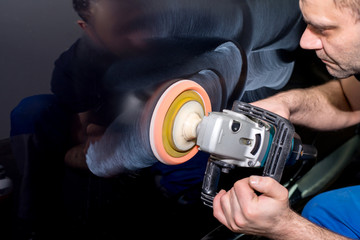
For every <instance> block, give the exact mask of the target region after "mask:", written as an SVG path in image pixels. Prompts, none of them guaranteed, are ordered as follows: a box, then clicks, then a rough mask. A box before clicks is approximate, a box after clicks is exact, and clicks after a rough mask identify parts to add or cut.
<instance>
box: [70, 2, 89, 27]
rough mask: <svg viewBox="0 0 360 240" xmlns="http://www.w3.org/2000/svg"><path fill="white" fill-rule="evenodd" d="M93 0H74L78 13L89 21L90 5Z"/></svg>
mask: <svg viewBox="0 0 360 240" xmlns="http://www.w3.org/2000/svg"><path fill="white" fill-rule="evenodd" d="M92 2H93V0H73V7H74V10H75V11H76V12H77V14H78V15H79V16H80V17H81V18H82V19H83V20H84V21H85V22H87V21H88V20H89V18H90V5H91V3H92Z"/></svg>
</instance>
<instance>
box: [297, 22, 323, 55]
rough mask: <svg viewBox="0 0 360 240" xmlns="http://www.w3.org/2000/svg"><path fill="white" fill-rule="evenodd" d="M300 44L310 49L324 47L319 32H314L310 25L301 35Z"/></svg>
mask: <svg viewBox="0 0 360 240" xmlns="http://www.w3.org/2000/svg"><path fill="white" fill-rule="evenodd" d="M300 46H301V47H302V48H303V49H308V50H319V49H322V48H323V46H322V42H321V39H320V38H319V36H317V34H315V33H314V32H312V31H311V30H310V29H309V27H307V28H306V29H305V31H304V33H303V35H302V37H301V40H300Z"/></svg>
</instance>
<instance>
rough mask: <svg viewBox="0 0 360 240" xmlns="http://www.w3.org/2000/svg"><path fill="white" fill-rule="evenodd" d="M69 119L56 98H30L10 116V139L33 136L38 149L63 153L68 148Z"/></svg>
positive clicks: (46, 96) (44, 95) (49, 95)
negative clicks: (18, 136)
mask: <svg viewBox="0 0 360 240" xmlns="http://www.w3.org/2000/svg"><path fill="white" fill-rule="evenodd" d="M70 118H71V114H70V112H68V111H67V110H66V109H64V108H63V106H62V105H61V103H60V102H59V100H58V99H57V97H55V96H54V95H52V94H42V95H35V96H30V97H27V98H25V99H23V100H22V101H21V102H20V103H19V104H18V105H17V106H16V107H15V108H14V109H13V110H12V112H11V130H10V136H11V137H14V136H17V135H22V134H33V135H34V136H35V140H36V143H37V146H38V147H39V148H41V149H44V150H46V151H52V150H56V152H58V153H59V152H61V153H62V151H65V149H66V148H67V146H68V145H69V135H70ZM62 154H63V153H62Z"/></svg>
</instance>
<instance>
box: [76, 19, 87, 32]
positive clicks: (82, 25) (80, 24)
mask: <svg viewBox="0 0 360 240" xmlns="http://www.w3.org/2000/svg"><path fill="white" fill-rule="evenodd" d="M77 24H78V25H79V26H80V27H81V29H82V30H84V31H85V32H86V30H87V27H88V25H87V23H86V22H85V21H83V20H78V21H77Z"/></svg>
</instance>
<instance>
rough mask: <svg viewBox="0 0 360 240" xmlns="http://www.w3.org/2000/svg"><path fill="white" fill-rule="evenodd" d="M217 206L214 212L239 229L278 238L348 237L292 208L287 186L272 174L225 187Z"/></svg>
mask: <svg viewBox="0 0 360 240" xmlns="http://www.w3.org/2000/svg"><path fill="white" fill-rule="evenodd" d="M255 191H257V192H260V193H262V194H261V195H258V194H256V193H255ZM213 208H214V216H215V217H216V218H217V219H218V220H219V221H220V222H221V223H222V224H224V225H225V226H226V227H228V228H229V229H230V230H232V231H234V232H238V233H245V234H251V235H258V236H264V237H267V238H270V239H276V240H283V239H284V240H285V239H286V240H306V239H309V240H312V239H319V240H321V239H324V240H325V239H326V240H332V239H338V240H339V239H340V240H341V239H348V238H346V237H343V236H340V235H338V234H336V233H333V232H331V231H329V230H327V229H324V228H322V227H319V226H317V225H315V224H313V223H311V222H310V221H308V220H307V219H305V218H303V217H301V216H300V215H298V214H297V213H295V212H294V211H292V210H291V209H290V207H289V202H288V191H287V189H286V188H285V187H283V186H282V185H281V184H280V183H278V182H277V181H275V180H274V179H272V178H269V177H259V176H251V177H250V178H245V179H242V180H239V181H238V182H236V183H235V184H234V187H233V188H232V189H231V190H229V191H228V192H225V191H224V190H222V191H221V192H220V193H219V194H218V195H217V196H216V197H215V199H214V204H213Z"/></svg>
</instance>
